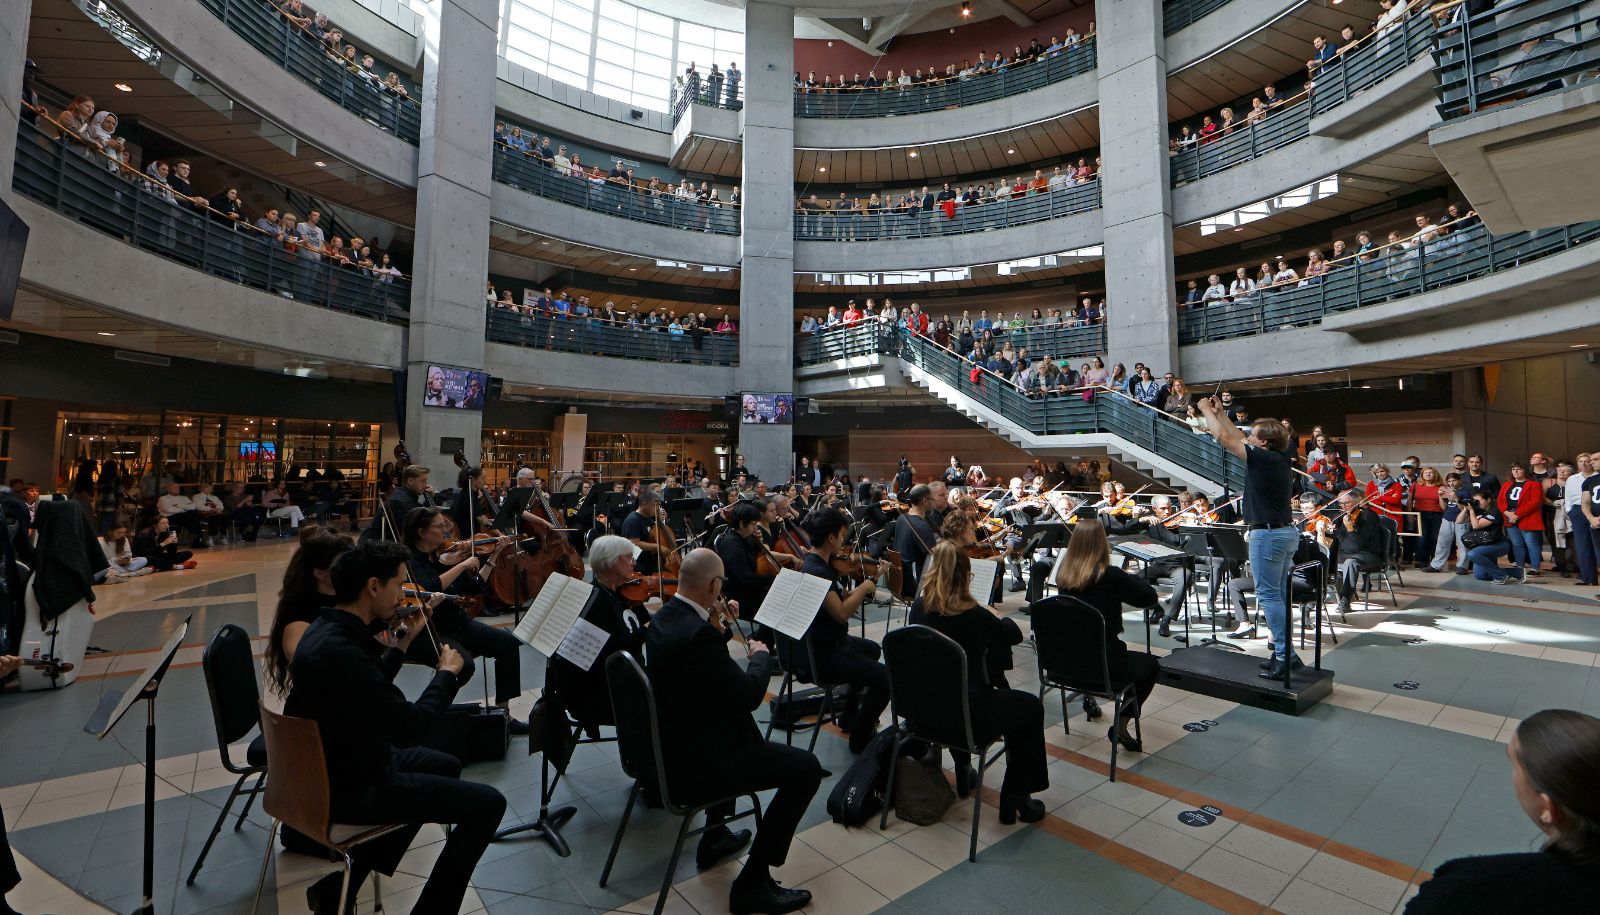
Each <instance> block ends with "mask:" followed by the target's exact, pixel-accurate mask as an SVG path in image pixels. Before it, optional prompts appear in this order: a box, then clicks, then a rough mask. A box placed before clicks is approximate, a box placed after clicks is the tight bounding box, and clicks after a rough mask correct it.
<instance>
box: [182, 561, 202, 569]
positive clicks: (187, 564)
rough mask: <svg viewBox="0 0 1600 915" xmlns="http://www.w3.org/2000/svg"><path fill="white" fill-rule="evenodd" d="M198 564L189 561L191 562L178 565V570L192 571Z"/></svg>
mask: <svg viewBox="0 0 1600 915" xmlns="http://www.w3.org/2000/svg"><path fill="white" fill-rule="evenodd" d="M199 564H200V563H198V562H196V561H195V560H193V559H191V560H189V561H187V562H185V563H183V564H181V565H179V566H178V568H180V569H192V568H194V567H195V566H197V565H199Z"/></svg>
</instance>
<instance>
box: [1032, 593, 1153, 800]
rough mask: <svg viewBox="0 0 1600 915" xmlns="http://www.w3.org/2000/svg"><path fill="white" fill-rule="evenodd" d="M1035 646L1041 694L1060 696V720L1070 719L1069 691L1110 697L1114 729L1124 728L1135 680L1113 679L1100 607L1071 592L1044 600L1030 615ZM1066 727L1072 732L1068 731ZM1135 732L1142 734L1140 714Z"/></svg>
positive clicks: (1113, 747) (1114, 754)
mask: <svg viewBox="0 0 1600 915" xmlns="http://www.w3.org/2000/svg"><path fill="white" fill-rule="evenodd" d="M1032 623H1033V637H1034V647H1035V648H1036V650H1037V652H1038V660H1039V699H1040V700H1041V701H1042V700H1043V699H1044V694H1045V692H1046V691H1047V690H1052V689H1054V690H1057V691H1058V693H1059V695H1060V697H1061V726H1062V728H1066V727H1067V726H1068V725H1067V694H1068V693H1075V694H1077V695H1081V696H1091V697H1093V698H1096V699H1104V700H1106V701H1107V702H1109V703H1111V733H1112V734H1120V733H1121V732H1122V716H1123V713H1124V711H1125V710H1126V709H1128V707H1130V706H1132V705H1134V704H1136V703H1137V701H1138V699H1137V697H1136V696H1135V695H1134V690H1133V682H1132V681H1131V680H1130V681H1126V682H1122V683H1117V682H1115V681H1113V680H1112V679H1111V654H1110V649H1109V648H1108V647H1107V644H1106V621H1105V619H1104V618H1103V617H1102V616H1101V615H1100V611H1099V610H1096V609H1095V608H1094V607H1092V606H1090V605H1089V604H1088V603H1086V602H1084V601H1083V600H1082V599H1080V598H1077V597H1074V596H1073V595H1071V594H1057V595H1056V596H1055V597H1052V598H1050V599H1049V600H1046V601H1041V602H1040V604H1039V606H1037V607H1035V608H1034V612H1033V615H1032ZM1068 733H1071V732H1070V731H1068ZM1133 734H1134V737H1136V738H1138V739H1139V740H1143V739H1144V734H1143V732H1142V731H1141V730H1140V729H1139V719H1138V718H1134V719H1133ZM1118 743H1119V742H1118V741H1117V740H1112V741H1111V781H1116V780H1117V747H1118Z"/></svg>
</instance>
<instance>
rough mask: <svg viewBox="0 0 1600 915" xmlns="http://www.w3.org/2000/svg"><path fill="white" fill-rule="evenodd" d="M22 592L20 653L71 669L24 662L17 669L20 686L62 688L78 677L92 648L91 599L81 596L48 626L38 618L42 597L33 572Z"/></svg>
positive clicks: (24, 687) (33, 688)
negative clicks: (37, 594)
mask: <svg viewBox="0 0 1600 915" xmlns="http://www.w3.org/2000/svg"><path fill="white" fill-rule="evenodd" d="M22 592H23V595H24V597H23V612H24V622H23V625H22V641H21V644H19V645H18V648H17V651H18V654H19V655H20V656H21V657H23V658H25V659H26V658H32V659H34V660H52V661H59V662H62V663H64V664H71V665H72V669H71V670H67V671H65V672H64V673H53V672H52V671H49V670H46V669H42V668H38V667H29V666H27V665H23V666H22V668H21V669H19V670H18V671H17V679H18V681H19V684H20V686H21V688H22V689H25V690H39V689H60V688H61V687H63V686H68V685H70V684H71V683H72V682H73V681H74V680H77V679H78V673H79V672H80V671H82V670H83V655H84V652H85V651H87V650H88V648H89V636H90V634H91V633H93V632H94V611H93V610H92V609H90V607H89V602H88V601H85V600H81V601H78V602H77V603H76V604H73V605H72V606H71V607H69V608H67V611H66V612H65V613H62V614H61V615H60V616H58V617H56V618H55V619H53V620H51V621H50V625H49V626H48V627H46V626H44V625H43V624H42V623H41V622H40V620H39V599H38V598H37V597H35V596H34V593H33V579H32V576H29V579H28V584H27V585H26V586H25V587H24V588H23V589H22Z"/></svg>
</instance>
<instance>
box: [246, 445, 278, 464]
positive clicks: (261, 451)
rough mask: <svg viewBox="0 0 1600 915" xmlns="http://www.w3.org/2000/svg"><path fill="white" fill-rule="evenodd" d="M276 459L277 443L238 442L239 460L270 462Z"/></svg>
mask: <svg viewBox="0 0 1600 915" xmlns="http://www.w3.org/2000/svg"><path fill="white" fill-rule="evenodd" d="M277 459H278V443H277V442H240V443H239V460H241V461H258V462H259V461H265V462H268V463H270V462H272V461H276V460H277Z"/></svg>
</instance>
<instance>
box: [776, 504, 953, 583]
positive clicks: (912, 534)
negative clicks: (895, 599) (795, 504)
mask: <svg viewBox="0 0 1600 915" xmlns="http://www.w3.org/2000/svg"><path fill="white" fill-rule="evenodd" d="M906 501H907V502H908V503H909V504H910V507H909V508H908V509H906V511H905V513H904V514H902V515H901V516H900V520H899V522H898V523H897V524H896V525H895V534H894V549H895V552H897V553H899V554H900V564H901V568H902V572H903V576H904V577H903V579H902V582H903V584H904V586H905V589H904V592H903V593H902V594H901V596H902V597H916V595H917V582H918V581H919V577H920V575H921V574H922V563H923V562H924V561H925V560H926V559H927V558H928V553H929V552H930V551H931V550H932V549H933V544H934V543H935V542H936V541H937V540H938V537H937V535H935V534H934V531H933V525H931V524H929V523H928V512H929V511H930V510H931V509H932V508H933V494H932V493H931V492H929V491H928V487H926V486H913V487H911V490H910V491H909V492H907V493H906ZM806 532H807V533H810V528H807V529H806ZM816 544H817V540H816V538H815V537H813V538H811V545H812V547H813V548H815V546H816Z"/></svg>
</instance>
